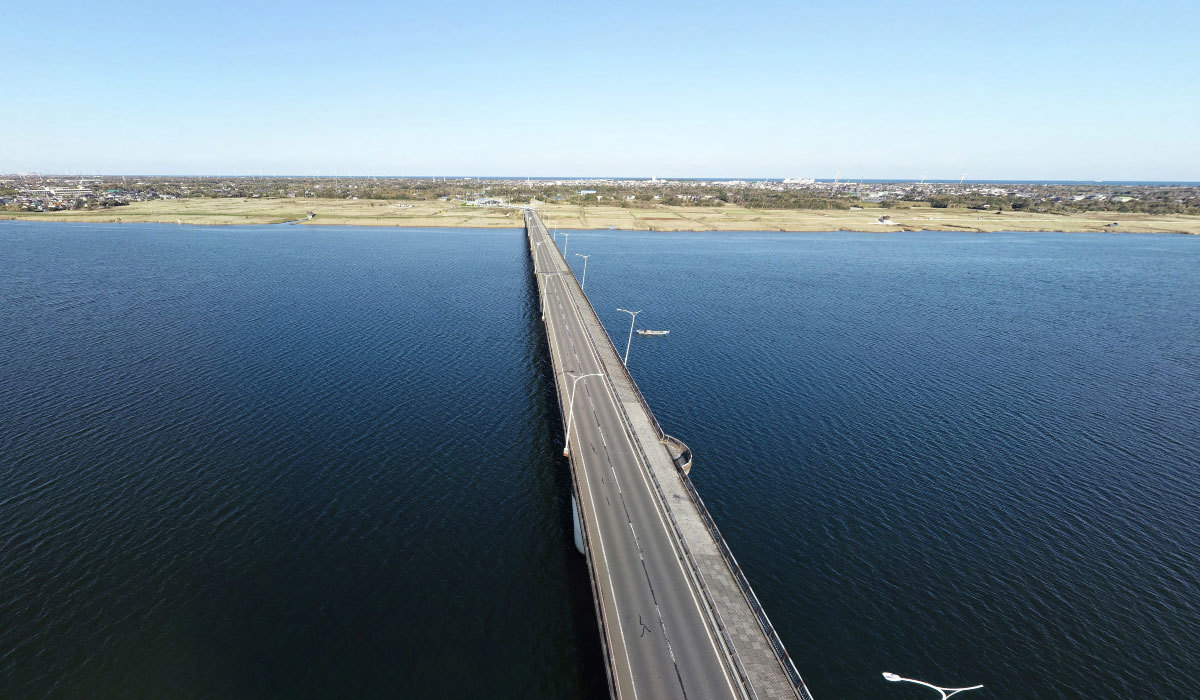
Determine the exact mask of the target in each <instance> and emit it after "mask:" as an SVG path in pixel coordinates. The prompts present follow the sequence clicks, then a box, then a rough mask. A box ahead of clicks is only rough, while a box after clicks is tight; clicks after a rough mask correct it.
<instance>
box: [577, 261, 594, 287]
mask: <svg viewBox="0 0 1200 700" xmlns="http://www.w3.org/2000/svg"><path fill="white" fill-rule="evenodd" d="M575 255H577V256H579V257H581V258H583V281H582V282H580V283H579V291H581V292H582V291H583V288H584V287H586V286H587V259H588V258H590V257H591V253H588V254H587V255H584V254H583V253H576V254H575Z"/></svg>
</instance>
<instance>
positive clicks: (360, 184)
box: [0, 174, 1200, 215]
mask: <svg viewBox="0 0 1200 700" xmlns="http://www.w3.org/2000/svg"><path fill="white" fill-rule="evenodd" d="M187 198H247V199H258V198H269V199H275V198H317V199H351V200H353V199H370V200H401V201H404V200H407V201H429V200H442V201H455V202H458V203H461V204H465V205H471V206H485V207H503V206H509V205H511V204H516V203H522V204H523V203H526V202H529V201H530V200H538V201H543V202H555V203H563V204H575V205H580V206H588V205H603V206H610V207H611V206H617V207H625V208H631V209H638V208H653V207H656V206H660V205H668V206H685V207H686V206H698V207H721V206H725V205H738V206H741V207H747V208H755V209H854V208H856V207H863V206H869V207H872V208H876V207H882V208H896V209H904V208H912V207H931V208H935V209H936V208H948V207H954V208H964V207H965V208H970V209H979V210H990V211H1027V212H1042V213H1062V214H1067V213H1078V212H1121V213H1142V214H1158V215H1161V214H1200V186H1196V185H1193V184H1178V185H1176V184H1162V185H1158V184H1155V185H1128V184H1106V183H1099V182H1098V183H1087V184H1078V183H1072V184H1019V183H1014V184H999V183H971V182H864V181H858V180H844V181H843V180H814V179H784V180H686V179H658V178H651V179H598V178H597V179H561V180H548V179H506V178H492V179H482V178H395V177H271V176H267V177H254V176H249V175H247V176H238V177H128V176H127V177H112V176H93V177H85V176H66V175H53V176H51V175H30V174H22V175H0V210H6V211H26V212H49V211H65V210H101V209H111V208H115V207H121V206H124V205H127V204H130V203H132V202H142V201H149V200H163V199H187Z"/></svg>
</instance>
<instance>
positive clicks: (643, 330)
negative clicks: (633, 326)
mask: <svg viewBox="0 0 1200 700" xmlns="http://www.w3.org/2000/svg"><path fill="white" fill-rule="evenodd" d="M670 332H671V331H648V330H646V329H645V328H639V329H638V332H637V334H638V335H666V334H668V333H670Z"/></svg>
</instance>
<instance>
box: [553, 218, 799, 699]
mask: <svg viewBox="0 0 1200 700" xmlns="http://www.w3.org/2000/svg"><path fill="white" fill-rule="evenodd" d="M534 220H535V221H537V223H538V224H539V225H540V226H541V228H542V230H543V231H545V225H543V224H541V221H540V220H538V219H536V218H535V219H534ZM554 250H555V252H557V253H558V255H559V260H561V261H562V262H563V264H564V265H566V267H567V270H570V269H571V267H570V265H569V264H568V263H567V261H566V258H565V257H564V256H563V255H562V251H560V250H558V247H557V246H554ZM571 277H572V279H574V272H572V274H571ZM575 282H576V284H578V280H575ZM579 292H580V294H579V296H581V297H582V298H583V300H584V302H585V303H586V304H587V305H588V309H589V310H590V311H591V312H592V315H593V317H594V318H596V320H597V321H599V319H600V317H599V315H598V314H596V309H595V308H594V307H593V306H592V302H591V299H588V297H587V295H586V294H584V293H583V288H582V287H580V289H579ZM571 296H572V297H574V296H575V295H571ZM601 330H604V332H603V333H602V334H601V335H603V336H604V340H605V341H606V342H607V343H608V347H609V348H610V349H611V350H612V351H613V354H614V356H616V357H617V358H620V357H621V354H620V353H619V352H618V351H617V348H616V345H614V344H613V342H612V337H611V336H609V334H608V332H607V330H605V329H604V328H603V324H601ZM591 335H592V334H591V333H588V336H589V338H591ZM596 350H597V352H596V356H597V358H599V360H600V362H601V364H603V365H604V366H605V369H606V370H607V372H608V373H609V374H611V373H612V371H613V370H612V368H610V367H608V363H606V362H604V358H603V355H602V354H601V353H600V352H599V349H598V348H597V349H596ZM618 364H619V365H620V368H619V371H620V372H622V373H624V375H625V377H626V379H628V381H629V385H630V386H631V387H633V392H634V395H635V396H636V398H637V400H638V402H639V403H640V404H641V406H642V408H643V409H644V410H645V412H646V415H647V416H649V418H650V423H651V425H652V427H653V428H654V432H655V434H656V435H657V436H658V439H659V440H660V441H666V440H675V441H676V442H680V444H682V442H681V441H679V440H678V439H677V438H674V437H672V436H670V435H668V434H667V433H666V432H665V431H663V429H662V426H661V425H660V424H659V422H658V418H657V417H656V416H655V415H654V411H652V410H650V404H648V403H647V402H646V397H645V396H643V395H642V390H641V389H640V388H638V385H637V382H636V381H634V379H633V375H632V374H630V373H629V368H628V367H627V366H626V365H625V363H624V362H620V363H618ZM607 378H608V380H609V382H610V386H612V389H613V394H614V395H619V394H618V393H617V388H616V386H615V385H614V384H612V380H611V378H610V377H607ZM619 403H620V402H618V404H619ZM618 408H619V409H620V410H621V412H622V414H624V415H625V420H626V422H627V423H628V424H629V425H630V426H631V427H632V425H633V422H632V421H631V420H630V418H629V415H628V414H627V413H626V412H625V409H624V407H622V406H620V405H618ZM638 451H639V452H641V453H642V458H643V459H644V460H645V461H646V464H649V463H650V460H649V457H648V456H647V455H646V454H645V452H644V451H643V450H642V448H641V445H640V444H639V445H638ZM648 471H649V472H650V477H651V479H652V481H653V482H654V486H655V490H656V491H657V492H658V494H659V497H660V499H662V502H663V503H667V502H668V501H667V500H666V495H665V494H664V493H663V491H662V486H661V484H659V483H658V478H657V477H656V476H655V475H654V472H653V470H648ZM677 471H678V473H679V476H680V478H681V480H682V481H683V484H684V487H685V488H686V489H687V492H688V495H689V496H690V497H691V499H692V503H693V504H695V506H696V510H697V511H698V512H699V513H700V517H701V519H702V520H703V521H704V524H705V527H707V528H708V531H709V534H710V535H711V536H712V538H713V540H715V541H716V544H717V550H718V551H720V553H721V557H722V558H723V559H724V560H725V564H726V566H728V567H729V569H730V572H731V573H732V574H733V577H734V580H735V581H736V582H737V584H738V588H739V589H741V592H742V595H743V597H745V599H746V602H747V604H748V605H749V606H750V609H751V611H753V612H754V616H755V618H756V619H757V621H758V624H759V627H760V628H761V629H762V632H763V634H764V635H765V636H766V637H767V640H768V641H769V642H770V643H771V648H772V650H773V651H774V652H775V657H776V659H778V661H779V664H780V666H781V667H782V668H783V671H784V674H785V675H786V676H787V677H788V680H789V681H790V682H791V684H792V686H793V687H794V688H795V689H796V692H797V694H799V695H800V697H801V698H802V699H803V700H813V697H812V694H811V693H809V690H808V687H807V686H806V685H805V683H804V679H803V678H802V677H801V676H800V672H799V671H798V670H796V664H795V663H794V662H793V661H792V657H791V655H790V654H788V652H787V648H786V647H784V645H783V640H782V639H780V638H779V633H778V632H777V631H776V629H775V625H774V624H773V623H772V622H771V619H770V618H769V617H767V613H766V610H765V609H764V608H763V606H762V603H761V602H759V600H758V596H757V595H756V594H755V593H754V589H753V588H751V587H750V581H749V580H748V579H747V578H746V574H745V572H744V571H742V567H741V565H740V564H738V561H737V558H736V557H734V556H733V550H731V549H730V548H729V544H728V543H727V542H726V541H725V537H724V536H723V535H722V534H721V530H720V529H719V528H718V527H717V523H716V521H715V520H714V519H713V517H712V514H711V513H710V512H709V510H708V506H706V505H705V504H704V499H702V498H700V494H699V492H697V491H696V487H695V485H694V484H693V483H692V480H691V478H690V477H689V476H688V475H687V474H686V473H684V472H683V470H682V469H677ZM664 510H666V511H667V517H668V519H669V520H670V521H671V525H672V528H673V529H674V530H675V531H676V537H677V539H678V540H679V542H680V545H681V548H682V549H683V551H684V553H685V556H686V557H687V558H688V560H689V561H688V563H689V565H690V566H691V567H692V568H693V570H694V571H695V572H696V575H697V578H698V580H699V581H700V582H701V588H702V591H701V593H702V595H703V596H704V598H705V604H706V606H707V607H708V608H709V609H710V611H711V612H712V613H713V616H714V619H716V620H717V621H718V624H719V625H720V627H721V630H720V631H721V633H722V636H724V637H725V641H726V643H727V645H728V647H729V648H730V649H731V650H733V655H734V656H735V657H737V658H738V660H739V663H738V666H741V665H742V664H741V663H740V655H739V654H737V651H736V648H735V647H734V646H733V644H732V641H731V640H729V638H728V630H727V629H725V625H724V622H723V621H722V620H721V615H720V612H719V611H718V610H717V607H716V605H715V604H714V603H713V601H712V599H711V597H710V593H709V591H708V590H707V585H705V584H704V582H703V575H702V574H701V572H700V568H699V566H698V564H697V563H696V561H695V559H694V558H693V557H692V553H691V551H690V550H689V549H688V547H687V545H686V541H685V540H684V539H683V534H682V531H681V530H680V528H679V525H678V523H676V522H675V516H674V515H673V514H672V513H671V511H670V509H669V508H665V509H664ZM738 673H739V675H740V676H742V681H743V684H744V686H745V687H747V688H749V689H750V693H751V694H752V695H753V694H754V691H753V687H752V686H751V685H750V683H749V681H748V679H747V678H746V677H745V669H744V668H739V669H738Z"/></svg>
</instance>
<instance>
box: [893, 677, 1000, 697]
mask: <svg viewBox="0 0 1200 700" xmlns="http://www.w3.org/2000/svg"><path fill="white" fill-rule="evenodd" d="M883 678H884V680H889V681H892V682H893V683H898V682H900V681H904V682H906V683H916V684H917V685H923V686H925V687H926V688H933V689H934V690H936V691H938V692H939V693H941V695H942V700H947V698H949V697H950V696H951V695H954V694H955V693H961V692H963V691H964V690H979V689H980V688H982V687H983V686H982V685H973V686H971V687H970V688H939V687H937V686H936V685H933V684H932V683H926V682H925V681H918V680H913V679H912V678H902V677H900V676H897V675H896V674H894V673H887V672H884V674H883Z"/></svg>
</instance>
